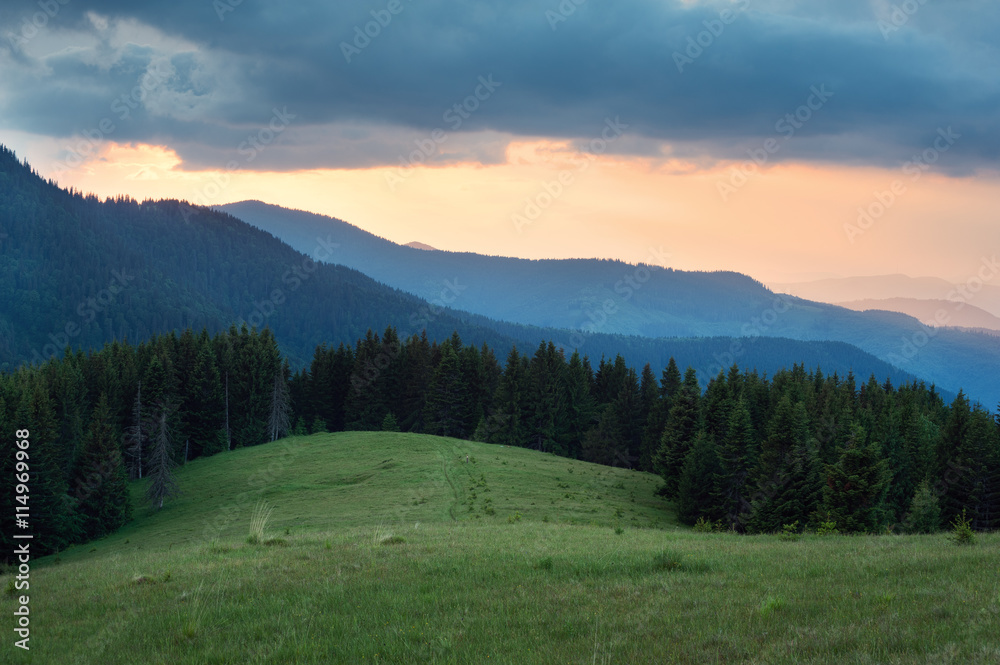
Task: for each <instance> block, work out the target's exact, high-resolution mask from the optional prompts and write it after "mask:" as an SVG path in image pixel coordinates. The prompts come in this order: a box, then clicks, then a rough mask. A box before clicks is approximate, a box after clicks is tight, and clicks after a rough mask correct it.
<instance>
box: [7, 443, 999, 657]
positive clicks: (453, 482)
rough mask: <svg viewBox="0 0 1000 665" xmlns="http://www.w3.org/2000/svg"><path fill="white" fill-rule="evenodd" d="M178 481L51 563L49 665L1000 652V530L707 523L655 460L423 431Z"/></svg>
mask: <svg viewBox="0 0 1000 665" xmlns="http://www.w3.org/2000/svg"><path fill="white" fill-rule="evenodd" d="M466 454H469V455H470V456H471V458H472V460H473V462H471V463H469V464H466V463H465V462H464V460H465V455H466ZM179 481H180V487H181V489H182V491H183V492H184V494H183V495H182V496H181V497H179V498H178V499H176V500H175V501H173V502H172V503H169V504H168V505H167V507H165V509H164V510H163V511H162V512H160V513H157V514H149V513H148V512H147V510H146V509H145V508H140V509H139V510H138V511H137V519H136V520H135V522H134V523H133V524H131V525H129V526H128V527H126V528H125V529H123V530H122V531H121V532H119V533H117V534H115V535H114V536H111V537H109V538H106V539H104V540H101V541H98V542H96V543H89V544H87V545H86V546H79V547H75V548H71V549H70V550H68V551H66V552H64V553H61V554H60V555H59V556H58V557H48V558H46V559H43V560H39V561H37V562H35V563H34V566H33V568H32V578H31V583H32V584H31V586H32V588H31V594H32V596H31V598H32V600H31V612H32V613H31V619H32V628H33V631H32V641H31V645H32V651H31V656H32V658H33V661H32V662H36V663H67V664H70V663H101V664H102V665H103V664H108V665H114V664H119V663H120V664H131V663H140V662H141V663H164V664H166V663H170V664H173V663H192V664H194V663H198V664H202V663H233V664H237V663H239V664H243V663H248V664H250V663H275V664H279V663H280V664H285V663H316V664H319V663H377V662H394V663H432V662H441V663H476V664H478V663H489V662H499V663H671V662H677V663H692V664H695V663H697V664H702V663H830V664H831V665H832V664H836V665H843V664H846V663H926V664H928V665H930V664H932V663H934V664H937V663H997V662H1000V535H997V534H990V535H982V536H980V538H979V542H978V543H977V544H976V545H975V546H973V547H957V546H955V545H953V544H951V543H949V542H948V540H947V538H946V536H945V535H943V534H941V535H936V536H918V537H898V536H885V537H847V536H825V537H818V536H810V535H805V536H803V537H802V538H801V539H800V540H798V541H794V542H788V541H783V540H781V539H779V538H778V537H776V536H755V537H739V536H734V535H730V534H704V533H694V532H692V531H690V530H688V529H681V528H678V527H677V525H676V523H675V522H674V521H673V517H672V513H671V511H670V506H669V504H666V503H664V502H663V501H662V500H660V499H658V498H656V497H654V495H653V490H654V489H655V487H656V486H657V484H658V480H657V478H655V477H653V476H650V475H648V474H641V473H636V472H632V471H626V470H622V469H608V468H604V467H598V466H594V465H590V464H585V463H582V462H573V461H569V460H565V459H562V458H558V457H554V456H551V455H544V454H540V453H537V452H532V451H528V450H522V449H515V448H504V447H501V446H490V445H486V444H477V443H470V442H465V441H457V440H454V439H441V438H435V437H428V436H418V435H408V434H381V433H344V434H330V435H316V436H312V437H302V438H297V439H288V440H285V441H283V442H278V443H276V444H268V445H266V446H261V447H259V448H255V449H249V450H239V451H235V452H233V453H227V454H223V455H220V456H218V457H215V458H211V459H207V460H198V461H196V462H193V463H190V464H188V465H187V466H186V467H185V468H184V469H182V470H181V471H180V472H179ZM133 490H134V495H133V497H134V499H135V500H138V499H139V497H140V496H141V491H142V486H141V484H138V483H137V484H136V485H135V486H134V487H133ZM567 494H568V495H569V496H568V497H567V496H566V495H567ZM487 499H489V501H487ZM263 502H266V506H267V507H270V508H273V512H272V513H271V515H270V519H269V520H268V521H267V523H266V525H265V527H264V529H263V533H262V535H261V536H260V538H259V539H258V542H255V543H250V542H248V534H249V533H250V525H251V517H252V515H253V513H254V508H255V507H258V506H264V505H265V504H264V503H263ZM488 507H491V509H492V514H489V513H488V512H487V508H488ZM470 508H471V510H470ZM517 514H520V518H518V519H512V516H514V515H517ZM616 530H617V531H620V533H616ZM5 577H6V578H7V579H3V580H0V587H2V588H6V587H7V583H8V580H9V578H10V575H9V574H7V575H6V576H5ZM13 609H14V601H13V599H12V598H11V597H10V596H9V595H7V594H2V595H0V611H3V612H4V613H5V614H7V615H8V616H10V613H11V612H12V611H13ZM11 641H12V640H11ZM19 651H20V650H16V649H13V648H11V647H10V645H5V646H4V647H3V650H2V651H0V653H2V656H0V662H29V659H28V658H26V657H24V654H21V653H16V652H19Z"/></svg>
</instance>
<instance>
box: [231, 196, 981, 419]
mask: <svg viewBox="0 0 1000 665" xmlns="http://www.w3.org/2000/svg"><path fill="white" fill-rule="evenodd" d="M218 209H220V210H225V211H226V212H229V213H231V214H233V215H235V216H237V217H239V218H240V219H242V220H244V221H246V222H249V223H250V224H252V225H254V226H256V227H258V228H261V229H264V230H267V231H268V232H270V233H273V234H275V235H276V236H278V237H280V238H282V239H283V240H285V241H286V242H288V243H289V244H290V245H292V246H293V247H296V248H298V249H300V250H303V251H308V249H309V248H311V247H314V246H315V245H316V243H317V239H319V238H329V239H331V240H333V241H335V242H336V243H338V244H339V247H338V250H337V251H336V252H334V253H333V254H332V255H331V257H330V258H329V260H330V261H332V262H334V263H338V264H341V265H346V266H349V267H352V268H356V269H358V270H361V271H363V272H364V273H365V274H367V275H369V276H371V277H373V278H374V279H377V280H379V281H381V282H384V283H386V284H388V285H390V286H393V287H395V288H399V289H401V290H405V291H408V292H410V293H414V294H417V295H419V296H421V297H424V298H428V299H433V298H435V297H437V294H439V293H440V292H441V284H442V283H443V282H444V281H445V280H449V281H450V282H452V283H457V284H460V285H461V286H462V292H461V295H459V296H458V297H457V298H456V299H455V301H454V303H453V306H455V307H457V308H460V309H464V310H467V311H470V312H473V313H476V314H481V315H483V316H487V317H490V318H493V319H498V320H505V321H514V322H517V323H523V324H529V325H536V326H549V327H557V328H569V329H576V330H584V331H596V332H602V333H604V332H610V333H618V334H625V335H641V336H646V337H654V338H655V337H664V336H679V337H709V336H730V337H739V336H744V337H746V336H751V337H753V336H760V335H763V336H769V337H783V338H790V339H796V340H804V341H819V340H824V341H825V340H833V341H840V342H845V343H847V344H851V345H853V346H856V347H858V348H860V349H862V350H864V351H866V352H868V353H870V354H872V355H874V356H876V357H878V358H880V359H882V360H884V361H887V362H889V363H891V364H893V365H896V366H897V367H900V368H901V369H903V370H905V371H907V372H910V373H912V374H915V375H917V376H920V377H922V378H925V379H927V380H928V381H930V382H934V383H936V384H938V385H939V386H942V387H944V388H947V389H949V390H953V391H957V390H958V388H964V389H965V390H966V392H967V393H969V394H971V395H972V396H973V397H974V398H976V399H979V400H983V401H984V403H986V404H990V405H992V404H994V403H996V402H998V401H1000V386H998V385H997V384H996V382H995V381H994V375H995V372H994V371H992V370H995V369H996V368H1000V339H997V338H996V337H993V336H990V335H982V334H976V333H971V332H963V331H958V330H943V331H938V332H936V333H935V334H933V341H932V342H931V343H927V342H928V341H929V340H928V333H927V331H926V329H925V326H923V325H922V324H921V323H920V322H919V321H917V320H916V319H914V318H912V317H909V316H906V315H903V314H896V313H892V312H854V311H851V310H848V309H844V308H842V307H837V306H834V305H830V304H826V303H821V302H812V301H808V300H802V299H800V298H797V297H791V296H782V295H777V294H775V293H773V292H771V291H770V290H768V289H767V288H766V287H764V286H763V285H762V284H760V283H759V282H757V281H755V280H753V279H751V278H750V277H747V276H745V275H741V274H738V273H732V272H711V273H706V272H684V271H676V270H671V269H669V268H663V267H660V266H655V265H653V266H632V265H628V264H625V263H623V262H620V261H604V260H594V259H572V260H541V261H532V260H526V259H515V258H508V257H495V256H482V255H478V254H472V253H456V252H444V251H424V250H418V249H413V248H411V247H404V246H400V245H396V244H394V243H392V242H389V241H388V240H385V239H382V238H379V237H377V236H374V235H372V234H370V233H367V232H365V231H363V230H361V229H359V228H357V227H354V226H352V225H350V224H347V223H346V222H343V221H341V220H337V219H333V218H330V217H325V216H322V215H316V214H313V213H308V212H303V211H296V210H288V209H285V208H281V207H278V206H271V205H267V204H264V203H261V202H259V201H244V202H241V203H233V204H229V205H225V206H220V207H219V208H218ZM650 260H651V262H654V263H655V262H658V261H659V260H660V259H658V258H657V257H655V256H653V255H651V257H650ZM932 332H933V331H932ZM720 355H724V354H722V353H720Z"/></svg>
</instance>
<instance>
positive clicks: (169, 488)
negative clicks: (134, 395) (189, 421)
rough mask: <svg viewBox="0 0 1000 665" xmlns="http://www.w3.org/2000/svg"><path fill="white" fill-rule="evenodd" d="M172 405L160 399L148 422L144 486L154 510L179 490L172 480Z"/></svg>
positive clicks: (154, 406)
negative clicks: (147, 480)
mask: <svg viewBox="0 0 1000 665" xmlns="http://www.w3.org/2000/svg"><path fill="white" fill-rule="evenodd" d="M173 410H174V407H173V406H172V405H171V404H170V403H169V402H166V401H161V402H159V403H157V404H155V405H153V407H152V413H151V414H150V423H149V426H148V429H149V432H150V450H149V487H147V488H146V499H147V500H148V501H149V503H150V505H151V506H152V508H153V509H154V510H160V509H162V508H163V502H164V500H166V499H168V498H170V497H173V496H176V495H177V494H178V492H179V490H178V488H177V481H176V480H174V471H173V468H174V465H175V463H174V460H173V457H172V452H173V450H174V446H175V444H174V441H173V432H171V427H170V423H171V421H172V412H173Z"/></svg>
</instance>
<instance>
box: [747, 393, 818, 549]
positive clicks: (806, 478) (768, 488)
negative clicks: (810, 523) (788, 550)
mask: <svg viewBox="0 0 1000 665" xmlns="http://www.w3.org/2000/svg"><path fill="white" fill-rule="evenodd" d="M769 430H770V433H769V435H768V437H767V439H766V440H765V441H764V442H763V444H762V446H761V451H760V456H759V457H758V461H757V466H756V469H755V470H754V472H753V474H752V476H753V489H754V492H753V494H752V495H751V499H750V511H749V512H750V514H749V516H748V518H747V529H748V530H750V531H754V532H758V533H772V532H776V531H779V530H781V528H782V527H783V526H784V525H785V524H791V523H793V522H795V521H798V522H799V524H800V527H802V526H805V524H806V521H807V520H808V518H809V515H810V514H811V513H812V511H813V510H814V509H815V508H816V504H817V501H818V494H819V482H820V479H819V458H818V456H817V455H816V451H815V449H814V448H813V447H811V446H810V441H812V439H811V438H810V437H809V436H808V430H807V426H806V413H805V406H804V405H803V404H802V403H801V402H798V403H795V404H793V403H792V401H791V399H790V397H789V396H788V395H785V396H783V397H782V398H781V400H780V401H779V402H778V406H777V407H776V408H775V411H774V416H773V417H772V419H771V424H770V427H769Z"/></svg>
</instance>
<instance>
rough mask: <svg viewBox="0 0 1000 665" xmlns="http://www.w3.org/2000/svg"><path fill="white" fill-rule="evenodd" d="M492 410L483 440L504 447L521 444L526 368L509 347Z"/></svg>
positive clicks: (526, 406) (523, 439) (525, 410)
mask: <svg viewBox="0 0 1000 665" xmlns="http://www.w3.org/2000/svg"><path fill="white" fill-rule="evenodd" d="M493 403H494V409H495V410H494V413H492V414H491V415H490V417H489V418H488V422H487V425H488V427H487V431H486V436H487V441H489V442H490V443H501V444H504V445H507V446H524V445H526V443H527V438H528V434H527V431H526V426H525V422H526V419H527V416H528V409H529V406H530V405H529V403H528V370H527V367H526V365H525V363H524V362H523V359H522V358H521V355H520V354H519V353H518V351H517V347H516V346H513V347H511V349H510V353H509V354H507V363H506V365H505V366H504V371H503V376H501V377H500V385H499V386H498V387H497V393H496V397H495V398H494V400H493Z"/></svg>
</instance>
